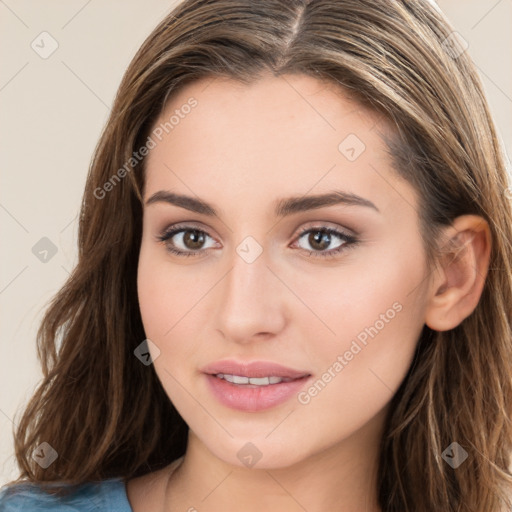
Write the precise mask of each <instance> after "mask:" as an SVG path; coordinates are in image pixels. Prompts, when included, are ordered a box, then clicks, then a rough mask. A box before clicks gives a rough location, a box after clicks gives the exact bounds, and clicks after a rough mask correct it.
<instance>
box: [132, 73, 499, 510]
mask: <svg viewBox="0 0 512 512" xmlns="http://www.w3.org/2000/svg"><path fill="white" fill-rule="evenodd" d="M190 97H194V98H195V99H196V100H197V101H198V105H197V107H196V108H195V109H193V110H192V111H191V112H190V114H188V115H187V116H184V118H183V119H180V122H179V124H178V125H176V126H175V127H174V129H173V130H172V131H170V132H169V134H168V135H167V136H165V137H163V138H162V141H161V142H159V143H158V144H157V146H156V147H155V148H154V149H152V150H151V151H150V154H149V155H148V157H147V170H146V172H147V174H146V182H145V190H144V199H145V201H146V200H147V199H148V198H149V197H150V196H151V195H153V194H154V193H155V192H157V191H160V190H168V191H173V192H177V193H180V194H187V195H191V196H193V197H199V198H201V199H203V200H205V201H207V202H208V203H210V204H212V205H214V207H215V209H216V210H218V212H219V214H218V217H209V216H206V215H204V214H198V213H193V212H191V211H188V210H186V209H184V208H180V207H178V206H176V205H173V204H169V203H165V202H156V203H153V204H150V205H146V206H145V207H144V221H143V238H142V243H141V248H140V261H139V268H138V293H139V301H140V309H141V314H142V319H143V323H144V328H145V331H146V335H147V338H149V339H150V340H151V341H152V342H153V343H154V346H157V347H158V350H159V353H158V354H157V353H156V351H155V349H154V348H153V349H152V348H151V345H150V351H151V355H152V357H153V359H154V363H153V364H154V367H155V371H156V373H157V375H158V377H159V379H160V381H161V383H162V386H163V388H164V389H165V391H166V393H167V395H168V396H169V399H170V400H171V401H172V402H173V404H174V405H175V407H176V408H177V410H178V411H179V412H180V414H181V415H182V417H183V418H184V420H185V421H186V422H187V424H188V425H189V427H190V431H189V440H188V446H187V452H186V454H185V456H184V458H182V459H180V460H179V461H177V462H176V463H175V464H173V465H171V466H168V467H166V468H164V469H162V470H160V471H157V472H154V473H150V474H149V475H146V476H144V477H139V478H135V479H132V480H130V481H129V482H128V483H127V493H128V498H129V500H130V503H131V505H132V508H133V510H134V512H143V511H148V510H152V511H160V510H162V511H164V510H166V511H173V512H174V511H193V510H200V511H202V512H203V511H204V512H206V511H220V510H222V511H223V512H232V511H235V510H236V511H238V510H244V511H246V512H253V511H254V512H255V511H261V510H266V511H268V512H272V511H277V510H279V511H280V512H282V511H283V510H285V511H287V512H295V511H302V512H303V511H304V510H307V511H308V512H319V511H325V510H340V511H343V512H356V511H357V512H362V511H367V512H376V511H379V510H380V508H379V507H378V505H377V503H376V480H375V474H376V462H377V456H378V444H379V442H380V438H381V436H382V428H383V422H384V418H385V414H386V412H387V411H388V408H389V402H390V400H391V398H392V396H393V395H394V393H395V392H396V390H397V389H398V387H399V386H400V384H401V382H402V380H403V378H404V377H405V375H406V373H407V370H408V369H409V366H410V364H411V362H412V357H413V353H414V350H415V347H416V344H417V341H418V338H419V335H420V332H421V330H422V328H423V326H424V325H425V324H427V325H429V327H431V328H432V329H437V330H446V329H451V328H453V327H455V326H456V325H458V324H459V323H460V322H461V321H462V320H463V319H464V318H466V317H467V316H468V315H469V314H471V312H472V311H473V310H474V308H475V307H476V304H477V302H478V300H479V297H480V294H481V290H482V286H483V283H484V280H485V274H486V271H487V267H488V261H489V253H490V234H489V228H488V226H487V224H486V223H485V221H483V219H481V218H479V217H476V216H472V215H466V216H463V217H459V218H458V219H456V221H455V223H454V224H453V226H451V227H449V228H446V230H445V236H446V240H449V239H450V238H454V237H455V236H457V237H458V238H454V240H455V241H456V242H457V243H458V245H457V247H458V249H459V257H458V258H456V259H454V258H453V257H451V258H450V257H448V252H446V254H445V255H444V256H443V257H440V259H439V265H438V266H437V268H436V269H435V271H434V272H430V273H428V272H427V270H426V262H425V254H424V249H423V246H422V242H421V238H420V233H419V219H418V213H417V212H418V199H417V196H416V192H415V190H414V189H413V188H412V187H411V185H410V184H409V183H407V182H406V181H404V180H402V179H401V178H400V177H398V175H397V174H396V173H395V171H394V170H393V168H392V163H391V160H390V157H389V155H388V154H387V152H386V147H385V145H384V143H383V141H382V139H381V135H382V134H383V133H387V132H389V130H391V129H392V128H391V126H389V125H387V124H386V123H385V122H384V121H383V120H382V118H381V116H378V115H376V114H375V113H372V112H370V111H368V110H365V109H364V108H362V107H361V106H359V105H357V104H356V103H354V102H352V101H351V100H350V99H348V98H347V97H346V96H345V95H344V94H343V93H342V91H340V90H338V89H336V88H335V87H333V86H331V85H326V84H325V83H322V82H319V81H317V80H315V79H313V78H310V77H306V76H300V75H297V76H286V77H280V78H275V77H273V76H264V77H263V78H262V79H260V80H259V81H257V82H256V83H254V84H252V85H250V86H245V85H241V84H239V83H236V82H234V81H231V80H228V79H220V78H217V79H215V80H213V81H212V79H207V80H206V79H205V80H201V81H198V82H195V83H193V84H190V85H189V86H188V87H187V88H186V89H184V90H182V91H181V93H180V94H178V95H177V96H175V97H173V99H172V100H171V102H170V103H169V104H168V105H167V107H166V110H165V112H164V113H163V114H162V116H161V117H160V119H159V120H158V121H157V123H155V125H157V124H159V123H160V122H164V121H165V120H167V119H169V117H170V116H171V115H172V113H173V112H174V110H175V109H179V108H180V107H181V106H182V105H184V104H185V103H186V102H187V100H188V99H189V98H190ZM349 134H355V135H356V136H357V137H358V138H359V139H360V140H361V141H363V143H364V145H365V150H364V151H363V152H362V153H361V154H360V155H359V156H358V158H356V159H355V160H353V161H350V160H349V159H347V157H346V156H345V154H344V153H343V152H342V151H340V150H339V149H338V146H339V145H340V143H341V142H342V141H343V140H344V139H345V138H346V137H347V136H348V135H349ZM334 189H336V190H343V191H347V192H351V193H354V194H357V195H359V196H362V197H363V198H365V199H368V200H369V201H372V202H373V203H374V204H375V205H376V206H377V208H378V210H379V211H375V210H373V209H372V208H368V207H364V206H358V205H345V204H338V205H331V206H327V207H322V208H319V209H314V210H310V211H307V212H299V213H295V214H293V215H290V216H289V217H284V218H281V219H279V218H276V217H275V216H274V214H273V207H274V201H276V200H278V199H280V198H284V197H288V196H303V195H306V194H307V195H315V194H322V193H326V192H330V191H332V190H334ZM178 223H186V224H187V225H190V224H192V228H191V229H194V228H195V229H200V230H202V231H204V232H205V233H206V235H205V239H204V242H203V244H202V246H201V244H199V245H195V246H194V244H193V243H192V245H191V242H190V241H189V242H188V245H186V244H187V242H186V241H185V238H184V237H183V234H184V233H183V232H182V233H181V234H178V235H175V236H174V238H173V239H172V240H168V241H167V242H161V241H158V240H157V236H158V235H160V234H161V233H162V232H163V231H165V230H166V229H168V228H169V227H170V226H172V225H175V224H178ZM324 226H327V227H332V228H335V229H337V230H338V231H341V232H345V233H348V234H354V233H357V238H358V240H359V242H358V243H357V244H356V245H354V246H346V247H345V249H344V251H342V252H341V253H340V254H338V255H337V256H335V257H333V258H322V257H320V256H318V254H319V253H320V252H322V251H323V252H327V251H330V250H333V249H335V248H337V247H339V246H340V245H341V244H342V243H344V240H343V239H340V238H338V237H337V236H336V235H332V236H331V241H330V243H329V242H327V243H326V244H325V246H324V248H322V247H319V245H316V246H315V245H313V244H314V241H312V239H311V237H308V234H305V235H300V238H299V230H300V229H301V228H302V227H310V228H321V227H324ZM185 234H186V233H185ZM188 234H189V235H190V232H188ZM248 236H251V237H253V238H254V239H255V240H256V242H257V243H258V244H259V246H260V247H261V249H262V253H261V254H260V255H259V256H258V257H257V258H256V259H255V260H254V261H253V262H252V263H248V262H247V261H246V260H244V259H243V258H242V257H241V256H240V255H239V254H238V253H237V251H236V249H237V247H238V246H239V245H240V244H241V242H242V241H243V240H244V239H245V238H246V237H248ZM173 242H174V246H175V247H177V248H179V249H181V250H183V251H187V250H188V251H192V250H194V249H195V250H198V251H203V252H202V253H200V254H199V255H197V256H191V257H180V256H176V255H173V254H171V253H170V252H169V251H168V250H167V248H166V245H167V246H170V245H172V244H173ZM192 242H193V240H192ZM454 246H455V245H454V244H453V243H452V245H450V247H454ZM250 250H251V251H252V250H254V249H250ZM311 251H316V252H313V254H311V255H310V254H309V253H310V252H311ZM443 254H444V253H443ZM393 304H395V306H396V305H397V304H399V306H401V309H400V311H397V310H396V309H395V310H394V311H395V314H394V315H393V318H392V319H389V318H388V322H385V324H384V327H383V328H381V329H380V330H379V331H378V334H377V335H375V336H374V337H373V338H370V337H369V338H368V340H367V344H366V345H363V344H362V343H359V345H360V346H361V347H363V348H362V349H361V350H360V351H359V352H358V353H357V354H356V355H354V356H353V358H352V359H351V360H350V361H348V362H347V364H346V366H344V367H343V369H342V370H341V371H339V372H338V373H336V372H334V374H335V377H333V378H331V380H330V382H328V383H327V385H325V387H324V388H323V389H322V390H321V392H318V393H317V394H316V396H313V397H310V398H311V399H310V401H309V402H308V403H307V404H304V403H300V402H299V400H298V399H297V397H296V396H293V397H292V398H291V399H290V400H288V401H287V402H285V403H284V404H281V405H278V406H276V407H272V408H270V409H267V410H264V411H260V412H241V411H237V410H234V409H230V408H228V407H226V406H224V405H222V404H221V403H219V402H218V401H217V400H216V399H215V398H214V397H213V396H212V394H211V392H210V391H209V388H208V386H207V382H206V378H205V376H204V375H203V374H202V373H201V371H200V368H201V367H202V366H204V365H206V364H207V363H211V362H214V361H217V360H219V359H224V358H235V359H239V360H244V361H245V360H255V359H262V360H266V361H273V362H277V363H281V364H283V365H286V366H289V367H292V368H295V369H299V370H306V371H308V372H309V373H311V374H312V375H313V377H314V380H315V381H316V380H317V379H320V378H322V375H323V374H324V373H325V372H326V371H327V369H328V368H329V367H331V369H332V367H333V363H334V362H335V361H336V360H337V357H338V356H339V355H343V354H345V353H346V351H347V350H349V349H350V347H351V343H352V342H353V340H355V339H357V335H358V334H360V333H361V332H362V331H364V330H365V328H367V327H369V326H372V325H376V321H377V320H379V319H380V318H382V317H381V315H383V314H384V315H385V314H386V311H388V310H390V309H393V306H392V305H393ZM399 306H396V307H397V308H398V307H399ZM379 325H380V324H379ZM247 442H251V443H253V444H254V445H255V446H256V447H257V449H258V450H259V452H261V459H260V460H259V461H258V462H257V463H256V464H255V465H254V466H252V467H247V466H246V465H244V463H242V462H241V460H240V459H239V458H238V457H237V453H238V452H239V450H240V449H241V448H242V447H244V445H246V443H247Z"/></svg>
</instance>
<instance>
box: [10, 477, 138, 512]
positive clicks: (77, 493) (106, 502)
mask: <svg viewBox="0 0 512 512" xmlns="http://www.w3.org/2000/svg"><path fill="white" fill-rule="evenodd" d="M98 510H116V512H132V509H131V508H130V504H129V502H128V499H127V496H126V487H125V483H124V480H123V479H121V478H111V479H109V480H103V481H101V482H87V483H84V484H81V485H78V486H76V487H73V489H72V490H71V491H70V492H69V493H67V494H65V495H61V496H57V495H54V494H51V493H50V492H47V491H46V490H45V489H43V488H41V487H40V486H39V485H37V484H35V483H33V482H22V483H19V484H13V485H9V486H4V487H2V488H0V511H1V512H25V511H30V512H98Z"/></svg>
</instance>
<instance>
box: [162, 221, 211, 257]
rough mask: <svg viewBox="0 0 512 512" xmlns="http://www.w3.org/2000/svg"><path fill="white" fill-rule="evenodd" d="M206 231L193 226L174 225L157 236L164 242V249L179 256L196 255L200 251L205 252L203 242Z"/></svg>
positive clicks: (206, 235)
mask: <svg viewBox="0 0 512 512" xmlns="http://www.w3.org/2000/svg"><path fill="white" fill-rule="evenodd" d="M207 238H211V237H210V236H209V235H208V233H206V232H205V231H202V230H201V229H197V228H193V227H175V228H173V229H171V230H168V231H166V232H164V233H163V234H162V235H160V236H158V237H157V239H158V240H159V241H160V242H164V243H165V245H166V249H167V250H168V251H169V252H171V253H173V254H177V255H179V256H196V255H197V254H199V253H200V252H207V251H206V249H209V247H207V248H206V249H205V247H204V244H205V242H206V240H207Z"/></svg>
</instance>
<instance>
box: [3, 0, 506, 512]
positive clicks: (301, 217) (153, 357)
mask: <svg viewBox="0 0 512 512" xmlns="http://www.w3.org/2000/svg"><path fill="white" fill-rule="evenodd" d="M511 196H512V188H511V185H510V183H509V182H508V181H507V174H506V170H505V165H504V158H503V155H502V153H501V149H500V146H499V144H498V142H497V136H496V130H495V127H494V124H493V121H492V119H491V117H490V114H489V109H488V106H487V102H486V100H485V97H484V94H483V92H482V87H481V84H480V81H479V79H478V76H477V73H476V72H475V68H474V66H473V64H472V63H471V60H470V58H469V56H468V55H467V52H465V51H464V47H463V46H461V45H460V44H459V41H458V39H457V37H456V34H454V33H453V29H452V28H451V27H450V25H449V23H448V22H447V21H446V20H445V19H444V18H443V16H442V14H441V13H440V12H439V11H438V10H436V8H434V7H433V6H432V4H431V3H429V2H427V1H425V0H415V1H408V0H401V1H398V0H379V1H374V0H357V1H355V0H338V1H333V0H331V1H328V0H313V1H310V2H308V1H299V0H297V1H290V2H281V1H275V0H264V1H259V2H251V1H249V0H217V1H205V0H186V1H184V2H182V3H180V4H179V5H178V6H177V7H176V9H175V10H174V11H172V12H171V13H170V14H169V15H168V16H167V17H166V18H165V19H164V20H163V21H162V22H161V23H160V25H159V26H158V27H157V28H156V29H155V30H154V31H153V33H152V34H151V35H150V36H149V37H148V39H147V40H146V41H145V43H144V44H143V46H142V47H141V49H140V50H139V52H138V53H137V55H136V56H135V58H134V59H133V62H132V63H131V65H130V66H129V68H128V70H127V72H126V74H125V76H124V78H123V81H122V83H121V86H120V88H119V92H118V94H117V97H116V100H115V103H114V106H113V108H112V113H111V116H110V119H109V121H108V123H107V125H106V127H105V130H104V132H103V134H102V136H101V139H100V142H99V144H98V147H97V149H96V152H95V155H94V158H93V161H92V165H91V170H90V173H89V177H88V181H87V185H86V189H85V194H84V200H83V205H82V213H81V218H80V232H79V261H78V264H77V267H76V268H75V270H74V272H73V274H72V275H71V277H70V279H69V281H68V282H67V283H66V284H65V286H64V287H63V288H62V290H61V291H60V292H59V293H58V295H57V296H56V297H55V299H54V301H53V303H52V304H51V306H50V308H49V309H48V311H47V314H46V316H45V318H44V321H43V323H42V325H41V328H40V331H39V338H38V342H39V349H40V354H41V363H42V368H43V371H44V379H43V381H42V383H41V385H40V386H39V388H38V389H37V391H36V393H35V395H34V397H33V399H32V401H31V402H30V403H29V404H28V407H27V409H26V410H25V411H24V414H23V417H22V418H21V421H20V422H19V427H18V428H17V430H16V431H15V433H14V435H15V446H16V457H17V460H18V463H19V465H20V469H21V472H20V478H19V479H18V480H17V481H15V482H11V483H10V484H11V485H9V486H5V488H4V490H3V492H2V495H1V497H0V508H1V510H3V511H9V512H11V511H15V510H31V511H41V510H52V511H53V510H55V511H57V510H62V511H64V510H78V511H86V510H87V511H94V510H98V511H99V510H115V511H122V512H130V511H132V512H146V511H151V512H160V511H162V512H163V511H171V512H177V511H189V512H191V511H201V512H203V511H204V512H206V511H208V512H213V511H215V512H216V511H223V512H231V511H234V510H244V511H245V512H253V511H261V510H265V511H267V512H272V511H275V510H280V511H282V510H286V511H287V512H294V511H304V510H307V511H308V512H319V511H326V510H327V511H339V512H363V511H365V512H377V511H380V512H399V511H400V512H405V511H411V512H412V511H414V512H432V511H441V510H442V511H446V512H448V511H453V512H455V511H457V512H465V511H467V512H469V511H478V512H482V511H485V512H498V511H504V510H510V507H511V506H512V501H511V497H510V495H511V491H510V490H511V484H512V475H511V472H510V465H511V462H512V461H511V452H512V423H511V412H512V378H511V377H512V370H511V359H512V358H511V355H512V306H511V305H512V247H511V240H512V211H511V201H510V197H511Z"/></svg>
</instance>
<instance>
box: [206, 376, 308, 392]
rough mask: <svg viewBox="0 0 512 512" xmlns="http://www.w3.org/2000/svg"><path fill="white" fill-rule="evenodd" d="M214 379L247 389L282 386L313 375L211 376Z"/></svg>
mask: <svg viewBox="0 0 512 512" xmlns="http://www.w3.org/2000/svg"><path fill="white" fill-rule="evenodd" d="M210 375H212V376H213V377H217V378H218V379H223V380H225V381H226V382H230V383H231V384H234V385H236V386H241V387H246V388H260V387H267V386H274V385H276V384H281V383H282V382H293V381H296V380H300V379H304V378H305V377H309V376H310V375H311V374H309V373H308V374H305V375H302V376H301V377H295V378H290V377H278V376H275V375H269V376H266V377H246V376H243V375H230V374H227V373H217V374H210Z"/></svg>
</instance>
